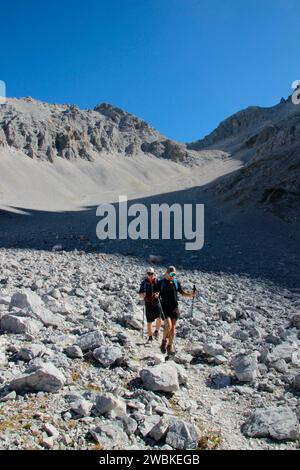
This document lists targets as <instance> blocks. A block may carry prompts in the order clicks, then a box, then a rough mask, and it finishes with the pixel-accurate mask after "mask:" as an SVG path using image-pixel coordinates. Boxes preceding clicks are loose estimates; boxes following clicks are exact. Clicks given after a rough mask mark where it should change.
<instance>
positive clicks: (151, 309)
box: [139, 268, 162, 343]
mask: <svg viewBox="0 0 300 470" xmlns="http://www.w3.org/2000/svg"><path fill="white" fill-rule="evenodd" d="M159 291H160V290H159V285H158V281H157V278H156V277H155V272H154V269H153V268H148V270H147V277H146V278H145V279H144V280H143V282H142V283H141V286H140V290H139V295H140V297H141V298H142V299H144V300H145V310H146V319H147V330H148V343H151V342H152V340H153V336H152V323H153V322H154V321H155V320H156V324H155V331H154V337H155V338H156V339H158V337H159V330H160V327H161V324H162V320H161V305H160V302H159Z"/></svg>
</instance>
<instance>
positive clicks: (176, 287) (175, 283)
mask: <svg viewBox="0 0 300 470" xmlns="http://www.w3.org/2000/svg"><path fill="white" fill-rule="evenodd" d="M173 282H174V286H175V289H176V291H178V281H177V279H176V277H175V278H174V279H173ZM164 285H165V278H163V279H162V280H161V289H163V288H164Z"/></svg>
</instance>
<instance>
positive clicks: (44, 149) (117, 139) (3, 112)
mask: <svg viewBox="0 0 300 470" xmlns="http://www.w3.org/2000/svg"><path fill="white" fill-rule="evenodd" d="M0 145H1V146H5V145H7V146H9V147H12V148H14V149H18V150H21V151H22V152H24V153H25V154H26V155H27V156H28V157H30V158H34V159H40V160H47V161H50V162H53V161H54V160H55V159H56V158H58V157H60V158H63V159H66V160H78V159H79V160H80V159H82V160H87V161H93V160H95V159H96V158H98V156H99V154H100V155H101V154H114V155H120V156H123V157H125V156H133V155H138V154H141V153H146V154H150V155H154V156H156V157H158V158H167V159H171V160H174V161H177V162H182V161H184V160H185V159H187V158H189V157H190V156H191V155H192V153H193V152H190V151H188V150H187V149H186V146H185V145H184V144H179V143H176V142H173V141H171V140H168V139H166V138H165V137H164V136H163V135H161V134H160V133H159V132H158V131H156V130H155V129H153V128H152V127H151V126H150V125H149V124H147V123H146V122H145V121H143V120H142V119H139V118H137V117H135V116H133V115H132V114H130V113H127V112H125V111H123V110H122V109H120V108H118V107H116V106H113V105H111V104H107V103H102V104H99V105H97V106H95V108H94V109H93V110H82V109H79V108H78V107H77V106H74V105H58V104H48V103H44V102H41V101H37V100H34V99H32V98H24V99H20V100H18V99H7V102H6V104H4V105H2V106H1V107H0Z"/></svg>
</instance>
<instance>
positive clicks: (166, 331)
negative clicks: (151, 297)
mask: <svg viewBox="0 0 300 470" xmlns="http://www.w3.org/2000/svg"><path fill="white" fill-rule="evenodd" d="M171 327H172V322H171V318H166V321H165V329H164V334H163V340H166V339H167V338H168V336H169V333H170V331H171Z"/></svg>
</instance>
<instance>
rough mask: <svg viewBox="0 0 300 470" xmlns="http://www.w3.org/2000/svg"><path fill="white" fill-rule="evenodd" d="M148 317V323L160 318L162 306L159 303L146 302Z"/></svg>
mask: <svg viewBox="0 0 300 470" xmlns="http://www.w3.org/2000/svg"><path fill="white" fill-rule="evenodd" d="M145 305H146V318H147V323H152V322H154V320H156V319H157V318H159V317H160V316H161V307H160V305H159V304H157V305H152V304H149V303H146V304H145Z"/></svg>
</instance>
